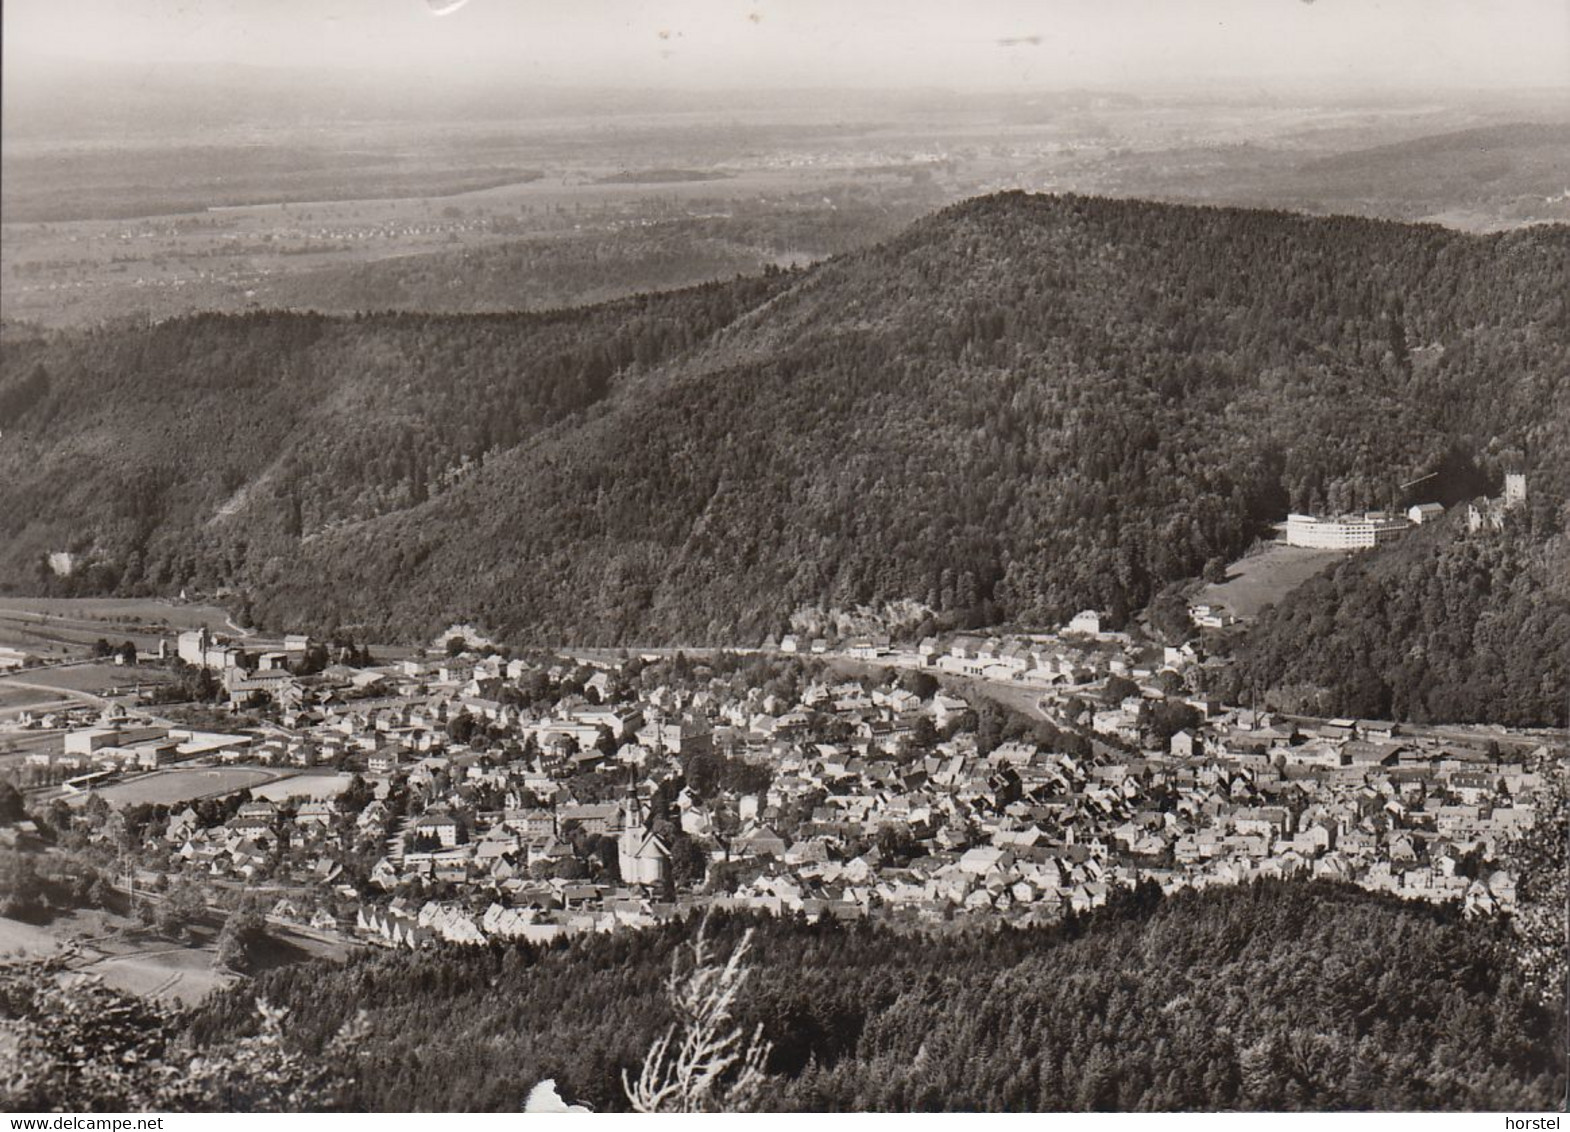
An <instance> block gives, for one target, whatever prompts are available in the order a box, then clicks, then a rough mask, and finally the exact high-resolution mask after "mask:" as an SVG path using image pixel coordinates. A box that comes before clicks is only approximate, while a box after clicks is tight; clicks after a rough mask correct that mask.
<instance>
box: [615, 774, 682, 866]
mask: <svg viewBox="0 0 1570 1132" xmlns="http://www.w3.org/2000/svg"><path fill="white" fill-rule="evenodd" d="M616 860H617V864H618V865H620V866H621V879H622V883H624V884H642V885H650V886H657V885H661V884H663V883H665V877H666V874H667V873H668V872H669V871H670V850H668V849H667V848H666V847H665V843H664V842H663V841H661V840H660V839H659V838H658V837H656V836H655V835H654V833H653V831H651V830H650V829H649V828H648V826H647V825H645V824H644V820H643V809H642V807H641V806H640V805H639V803H638V795H637V792H636V791H628V794H627V800H626V802H624V803H623V804H622V829H621V838H620V840H619V841H618V842H617V852H616Z"/></svg>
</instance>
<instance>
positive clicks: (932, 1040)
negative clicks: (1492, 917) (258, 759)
mask: <svg viewBox="0 0 1570 1132" xmlns="http://www.w3.org/2000/svg"><path fill="white" fill-rule="evenodd" d="M749 925H752V926H754V927H755V936H754V940H753V950H752V952H751V956H750V960H751V963H752V966H753V969H754V974H753V976H752V980H751V981H750V982H749V983H748V984H747V990H746V992H745V995H744V999H743V1001H742V1002H741V1004H740V1006H739V1009H738V1020H739V1021H740V1023H741V1024H742V1025H743V1027H744V1028H745V1029H746V1030H748V1031H750V1030H751V1028H752V1026H753V1025H755V1024H756V1023H759V1022H761V1023H762V1025H763V1028H764V1033H765V1035H766V1036H767V1038H768V1039H769V1040H770V1041H772V1042H773V1044H774V1049H773V1054H772V1057H771V1060H770V1065H769V1068H770V1070H771V1071H772V1072H773V1073H774V1074H775V1077H774V1080H773V1081H772V1084H771V1085H770V1087H769V1089H768V1091H767V1092H766V1094H765V1096H764V1097H763V1102H762V1103H763V1107H765V1108H768V1109H781V1110H792V1109H798V1110H799V1109H807V1110H841V1111H844V1110H851V1111H856V1110H874V1111H877V1110H882V1111H891V1110H892V1111H901V1110H904V1111H908V1110H912V1109H920V1110H927V1109H949V1110H964V1109H969V1110H981V1111H1010V1110H1013V1111H1019V1110H1025V1111H1055V1110H1122V1111H1142V1110H1144V1111H1148V1110H1157V1111H1171V1110H1216V1109H1264V1110H1284V1109H1286V1110H1290V1109H1396V1110H1403V1109H1404V1110H1450V1109H1454V1110H1478V1109H1485V1110H1486V1109H1506V1110H1510V1109H1520V1110H1527V1109H1545V1108H1548V1107H1550V1106H1551V1105H1552V1104H1553V1103H1554V1097H1556V1096H1557V1095H1558V1094H1557V1093H1556V1091H1555V1090H1556V1089H1557V1088H1558V1087H1559V1085H1560V1084H1561V1083H1562V1074H1563V1072H1564V1065H1563V1064H1562V1061H1560V1060H1556V1059H1559V1058H1561V1057H1562V1051H1561V1052H1558V1053H1556V1050H1559V1049H1560V1047H1559V1044H1558V1043H1557V1042H1556V1041H1555V1034H1556V1030H1555V1021H1554V1019H1555V1014H1554V1005H1553V1004H1552V1003H1543V1002H1541V1001H1539V1000H1538V999H1537V998H1535V997H1534V996H1533V994H1532V993H1531V992H1530V991H1529V990H1528V989H1527V988H1526V987H1525V986H1524V985H1523V983H1522V981H1521V978H1520V976H1519V975H1518V974H1517V973H1516V968H1515V964H1514V962H1513V961H1512V960H1511V958H1510V956H1509V944H1508V940H1507V937H1508V933H1507V931H1506V930H1505V929H1504V928H1503V927H1502V926H1501V925H1500V924H1499V923H1498V922H1497V921H1495V922H1487V921H1477V920H1468V919H1465V918H1463V917H1462V916H1461V914H1460V913H1459V911H1457V910H1455V909H1453V908H1440V907H1435V906H1432V905H1423V904H1410V903H1402V902H1400V901H1397V900H1394V899H1392V898H1386V897H1377V896H1373V895H1370V894H1368V893H1363V892H1359V891H1357V890H1355V889H1350V888H1346V887H1342V886H1335V885H1330V884H1326V883H1312V884H1306V883H1301V882H1299V883H1289V882H1288V883H1283V882H1258V883H1256V884H1254V885H1250V886H1247V887H1241V888H1225V889H1211V890H1208V891H1205V892H1198V893H1196V892H1189V893H1186V894H1183V895H1180V896H1176V897H1171V898H1167V899H1163V898H1162V897H1161V895H1160V892H1159V890H1157V889H1155V888H1154V886H1151V885H1148V884H1147V885H1146V886H1143V887H1142V888H1141V889H1139V890H1138V891H1136V892H1134V893H1124V894H1122V895H1120V896H1119V897H1117V899H1116V900H1115V901H1114V903H1113V905H1111V906H1109V907H1108V908H1107V909H1105V910H1102V911H1100V912H1097V913H1095V914H1094V915H1093V916H1092V917H1090V918H1089V919H1088V920H1086V919H1074V920H1071V921H1069V922H1068V923H1066V924H1064V925H1062V926H1059V927H1056V928H1050V929H1049V928H1037V929H1029V930H1017V929H1001V930H999V929H989V928H984V927H970V928H963V929H962V928H959V927H958V926H955V927H954V928H953V929H952V930H948V931H944V932H942V933H939V934H915V933H910V932H900V931H896V930H894V929H891V928H888V927H879V926H874V925H867V924H863V925H854V926H843V927H842V926H838V925H835V924H833V923H824V924H818V925H813V926H809V925H807V924H806V923H805V922H795V921H789V920H771V919H763V920H752V919H746V918H734V919H727V918H721V919H719V920H717V921H716V922H715V923H713V924H712V925H711V931H710V934H711V938H713V939H714V941H715V942H716V944H717V948H716V950H717V952H718V954H720V955H724V954H726V953H727V952H728V950H729V947H730V945H731V944H732V943H734V942H735V941H736V940H737V939H738V938H739V936H740V934H741V931H742V930H743V929H744V928H745V927H746V926H749ZM688 930H690V927H683V926H682V925H680V924H672V925H669V926H667V927H664V928H661V929H657V930H650V931H644V932H636V933H616V934H614V935H611V936H593V937H582V938H579V939H578V940H576V941H574V942H573V943H571V944H570V945H565V944H564V945H561V946H558V947H554V948H551V949H536V948H532V947H529V946H527V945H517V946H500V945H498V946H495V947H491V948H486V949H459V948H453V949H448V950H442V951H436V952H428V953H421V954H411V953H395V954H390V953H377V954H365V955H360V956H357V957H355V958H353V959H351V960H350V961H349V963H348V964H347V965H346V966H344V967H341V968H335V967H331V966H326V965H308V966H301V967H291V968H285V969H280V970H276V971H273V972H269V973H267V974H265V975H263V976H262V977H261V978H260V979H259V980H258V981H257V982H256V984H255V985H254V986H245V987H241V988H236V989H233V990H230V991H227V992H224V993H222V994H220V995H219V996H218V997H217V998H215V999H213V1000H209V1002H208V1004H207V1005H206V1006H205V1007H204V1008H203V1009H202V1010H201V1011H199V1012H198V1014H197V1015H196V1017H195V1018H194V1019H193V1020H192V1022H191V1024H190V1026H189V1030H188V1033H189V1035H190V1036H191V1037H192V1038H193V1039H194V1040H195V1041H197V1042H198V1043H203V1042H225V1041H230V1040H232V1039H233V1038H234V1037H235V1036H236V1035H237V1034H243V1033H246V1032H248V1031H249V1029H250V1028H251V1027H253V1026H254V1024H255V1023H254V1010H253V1007H252V1000H253V998H254V997H255V996H262V997H265V998H266V999H268V1000H269V1001H271V1002H273V1003H274V1004H275V1005H277V1006H280V1007H284V1008H287V1009H288V1011H289V1015H288V1017H289V1020H290V1026H291V1033H292V1036H293V1037H294V1038H295V1039H296V1040H297V1041H299V1042H300V1043H302V1044H303V1047H304V1052H305V1053H306V1055H307V1058H309V1056H310V1054H311V1052H312V1051H313V1050H314V1049H315V1047H316V1045H317V1044H318V1043H325V1042H328V1041H330V1040H331V1039H332V1036H333V1035H335V1034H337V1033H339V1032H340V1030H341V1028H342V1027H343V1026H344V1024H345V1023H347V1022H349V1021H350V1020H352V1019H353V1018H355V1016H356V1014H357V1012H358V1011H360V1010H361V1008H362V1007H363V1008H364V1009H365V1011H366V1013H365V1015H364V1017H363V1021H362V1022H361V1023H360V1025H361V1026H362V1027H363V1029H362V1031H361V1035H362V1036H361V1037H360V1038H359V1040H358V1049H359V1053H360V1055H361V1056H360V1058H359V1060H358V1062H357V1065H358V1070H357V1073H356V1075H355V1078H354V1080H353V1081H352V1082H351V1083H350V1084H349V1085H348V1086H347V1088H346V1090H345V1092H344V1095H343V1096H342V1097H341V1098H339V1101H338V1103H340V1104H342V1105H344V1106H345V1107H348V1108H351V1109H367V1108H368V1109H378V1110H382V1109H385V1110H395V1111H398V1110H409V1109H426V1110H431V1109H434V1110H450V1109H479V1110H493V1111H506V1110H515V1109H516V1108H517V1107H518V1105H519V1103H520V1102H521V1100H522V1097H523V1095H524V1094H525V1093H526V1092H527V1091H528V1089H529V1087H530V1086H531V1085H532V1084H533V1083H534V1082H536V1081H538V1080H541V1079H543V1078H546V1077H553V1078H555V1079H556V1081H557V1082H558V1084H559V1086H560V1087H561V1089H562V1092H563V1094H564V1095H565V1096H567V1097H568V1098H569V1099H573V1100H578V1101H587V1102H589V1103H591V1104H594V1105H595V1106H597V1107H599V1108H624V1107H626V1101H625V1098H624V1096H623V1094H622V1091H621V1084H620V1080H621V1078H620V1071H621V1069H622V1068H624V1067H627V1068H633V1069H635V1068H636V1066H637V1064H638V1063H639V1062H640V1061H641V1059H642V1055H643V1052H644V1051H645V1050H647V1049H648V1047H649V1045H650V1043H651V1042H652V1040H653V1039H654V1038H655V1037H656V1036H657V1035H658V1034H659V1033H660V1032H661V1031H662V1030H663V1028H664V1026H665V1025H666V1024H667V1023H668V1021H669V1016H668V1013H667V1011H668V1007H667V1005H666V1003H665V999H664V996H663V994H662V984H663V981H664V979H665V978H666V976H667V975H668V973H669V970H670V958H671V952H672V948H673V947H674V946H675V945H676V944H677V943H678V942H679V941H680V940H681V939H682V938H683V937H684V934H685V932H686V931H688Z"/></svg>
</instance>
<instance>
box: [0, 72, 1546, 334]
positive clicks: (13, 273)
mask: <svg viewBox="0 0 1570 1132" xmlns="http://www.w3.org/2000/svg"><path fill="white" fill-rule="evenodd" d="M166 112H167V108H162V109H160V108H159V107H153V108H151V109H149V111H148V112H147V114H146V115H145V117H144V118H140V119H137V121H136V124H135V126H134V127H133V128H128V129H125V130H122V131H119V132H115V133H109V132H107V130H106V128H105V127H103V126H102V125H101V124H100V125H79V127H78V128H76V129H74V130H73V129H69V128H61V129H59V130H47V129H44V128H43V127H42V126H41V125H39V124H38V123H37V122H35V121H32V120H29V119H27V118H26V117H25V114H26V108H25V104H24V109H23V110H20V111H14V110H13V111H8V112H7V118H8V123H7V131H6V141H5V146H4V152H3V170H0V172H3V189H4V194H3V200H4V206H3V208H4V211H3V221H4V223H3V236H4V253H3V263H0V283H3V287H0V315H3V316H4V317H5V318H6V319H17V320H27V321H32V322H37V323H40V324H43V325H48V326H80V325H92V324H97V323H101V322H104V321H107V320H114V319H118V318H135V319H146V318H155V319H156V318H165V317H169V316H171V315H178V314H184V313H189V312H192V311H205V310H212V311H245V310H254V309H265V308H287V309H311V310H321V311H327V312H336V313H345V312H352V311H359V310H389V309H391V310H409V311H443V312H464V311H500V310H517V309H549V308H554V307H562V306H571V305H579V304H583V303H589V302H598V301H604V300H609V299H613V298H618V297H621V296H624V295H628V294H633V293H636V292H640V291H646V290H657V289H666V288H672V287H680V286H687V285H691V284H695V283H700V282H705V281H708V280H711V279H717V278H726V277H729V276H732V275H735V274H738V273H740V274H757V273H759V272H762V271H764V270H768V269H771V268H779V267H790V266H796V265H801V264H805V263H810V262H812V261H815V260H818V259H822V258H825V257H828V256H831V255H834V254H837V253H840V252H844V251H848V250H851V249H853V248H855V247H859V246H863V245H866V244H869V243H874V242H877V241H879V240H881V239H884V238H887V237H889V236H892V235H893V234H894V233H896V232H897V231H899V230H900V229H901V228H902V227H903V226H904V225H906V224H907V223H909V222H910V221H911V220H913V219H914V218H916V217H917V216H919V215H922V214H924V213H927V212H930V211H932V210H934V209H936V208H939V207H942V206H943V205H945V204H948V203H951V202H953V201H956V200H960V199H963V198H966V197H969V196H974V195H977V194H981V193H986V192H992V191H996V190H1000V189H1009V188H1019V189H1025V190H1030V191H1043V192H1057V191H1074V192H1080V193H1093V194H1099V195H1106V196H1118V197H1142V198H1148V199H1158V200H1171V201H1182V202H1196V203H1211V204H1232V205H1245V206H1260V205H1264V206H1270V207H1286V208H1292V209H1296V210H1300V211H1306V212H1317V213H1327V212H1336V213H1355V214H1362V215H1371V216H1381V217H1388V218H1393V219H1403V220H1427V221H1433V222H1438V223H1444V224H1447V225H1450V226H1453V227H1458V228H1465V229H1468V230H1476V231H1492V230H1498V229H1503V228H1509V227H1514V226H1518V225H1521V224H1528V223H1538V222H1544V221H1561V222H1563V221H1567V220H1570V184H1567V183H1566V177H1565V170H1566V169H1570V114H1567V113H1566V111H1565V108H1564V106H1563V105H1562V100H1559V99H1557V98H1555V97H1552V96H1542V97H1534V96H1532V95H1528V94H1521V95H1495V96H1487V97H1484V96H1478V97H1476V98H1473V99H1470V100H1457V99H1456V98H1453V97H1452V98H1438V97H1435V98H1434V99H1425V98H1418V97H1405V98H1400V99H1390V98H1383V99H1378V98H1373V97H1372V96H1370V97H1369V98H1366V99H1348V98H1340V99H1337V100H1325V99H1312V98H1307V97H1305V98H1304V99H1302V100H1300V101H1292V100H1284V99H1281V98H1270V99H1261V100H1257V101H1254V102H1249V101H1244V100H1238V99H1225V100H1223V99H1220V98H1207V97H1206V96H1203V95H1198V94H1188V95H1182V96H1176V95H1173V96H1165V97H1157V96H1143V97H1132V96H1121V95H1115V94H1085V93H1066V94H1043V95H1041V96H1039V97H1032V98H1028V99H1023V100H1022V99H1020V98H1018V97H1012V98H1004V97H1002V96H996V97H992V96H976V95H971V96H957V95H956V96H947V95H942V94H933V95H931V96H930V97H926V98H919V99H918V98H910V97H907V98H903V99H897V98H892V97H889V98H877V97H872V96H867V97H863V98H859V99H856V98H852V99H849V100H848V101H846V102H844V103H843V104H841V103H838V102H836V101H835V100H834V99H833V98H831V97H828V96H826V95H809V96H803V97H802V98H801V99H799V100H795V101H792V100H790V99H782V100H780V105H777V106H760V105H743V106H740V107H735V108H732V107H726V106H724V105H723V101H722V103H721V105H720V106H719V107H718V108H715V107H710V108H707V109H699V108H695V107H694V106H692V105H687V104H676V105H669V106H666V105H661V104H659V103H657V102H656V103H655V104H653V105H651V106H650V107H649V108H648V109H647V110H646V111H645V112H643V113H640V114H637V115H633V116H629V115H628V114H627V113H625V112H623V113H619V114H615V115H611V114H606V113H603V112H600V111H599V110H596V109H594V108H592V107H588V108H585V107H564V108H561V109H559V110H555V111H552V110H550V109H549V108H546V109H536V110H534V111H532V112H529V113H520V114H519V115H517V116H507V115H505V114H502V113H500V112H496V111H490V112H488V113H487V114H485V115H482V116H480V117H478V118H473V117H470V118H442V117H438V116H436V112H435V111H432V113H430V114H425V115H414V116H412V117H409V116H406V117H376V116H374V115H373V116H369V117H364V118H356V119H355V120H353V121H345V122H339V121H335V122H332V123H330V124H327V125H323V124H321V123H320V122H318V123H316V124H315V125H313V126H312V127H310V128H305V127H303V126H298V125H290V124H287V122H285V123H284V124H279V123H278V122H273V121H263V120H260V119H258V118H255V117H247V116H245V114H244V113H242V112H240V111H236V112H235V116H233V117H232V120H229V121H227V122H220V123H218V124H216V125H214V126H213V128H211V129H208V130H204V131H202V132H201V133H200V134H198V135H196V136H199V137H201V139H202V140H201V141H200V143H197V144H193V143H192V141H191V137H192V136H193V135H192V134H191V133H190V132H189V131H183V132H182V130H181V129H180V128H179V125H178V123H177V122H170V124H168V125H161V124H160V123H161V122H163V121H164V118H162V117H160V115H161V114H165V113H166ZM17 127H22V128H17ZM27 127H32V128H27Z"/></svg>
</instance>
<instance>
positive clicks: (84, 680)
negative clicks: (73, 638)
mask: <svg viewBox="0 0 1570 1132" xmlns="http://www.w3.org/2000/svg"><path fill="white" fill-rule="evenodd" d="M169 680H170V676H169V672H168V670H167V669H163V668H157V667H153V666H151V665H119V664H72V665H65V666H61V667H59V668H32V669H28V670H27V671H26V672H25V673H22V674H20V675H18V676H16V677H15V678H0V693H4V691H5V689H6V684H7V683H8V682H9V683H26V684H31V685H34V686H38V687H48V688H58V689H59V690H60V691H61V692H65V693H69V692H86V693H88V694H89V695H116V694H118V693H116V691H115V689H117V688H121V689H123V688H130V687H135V686H138V685H142V684H166V683H168V682H169ZM33 694H35V695H45V696H47V693H36V692H35V693H33Z"/></svg>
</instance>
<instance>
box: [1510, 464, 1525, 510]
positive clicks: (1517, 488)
mask: <svg viewBox="0 0 1570 1132" xmlns="http://www.w3.org/2000/svg"><path fill="white" fill-rule="evenodd" d="M1525 502H1526V475H1525V474H1524V473H1522V472H1509V473H1507V474H1506V475H1505V506H1506V507H1518V506H1520V505H1521V504H1523V503H1525Z"/></svg>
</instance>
